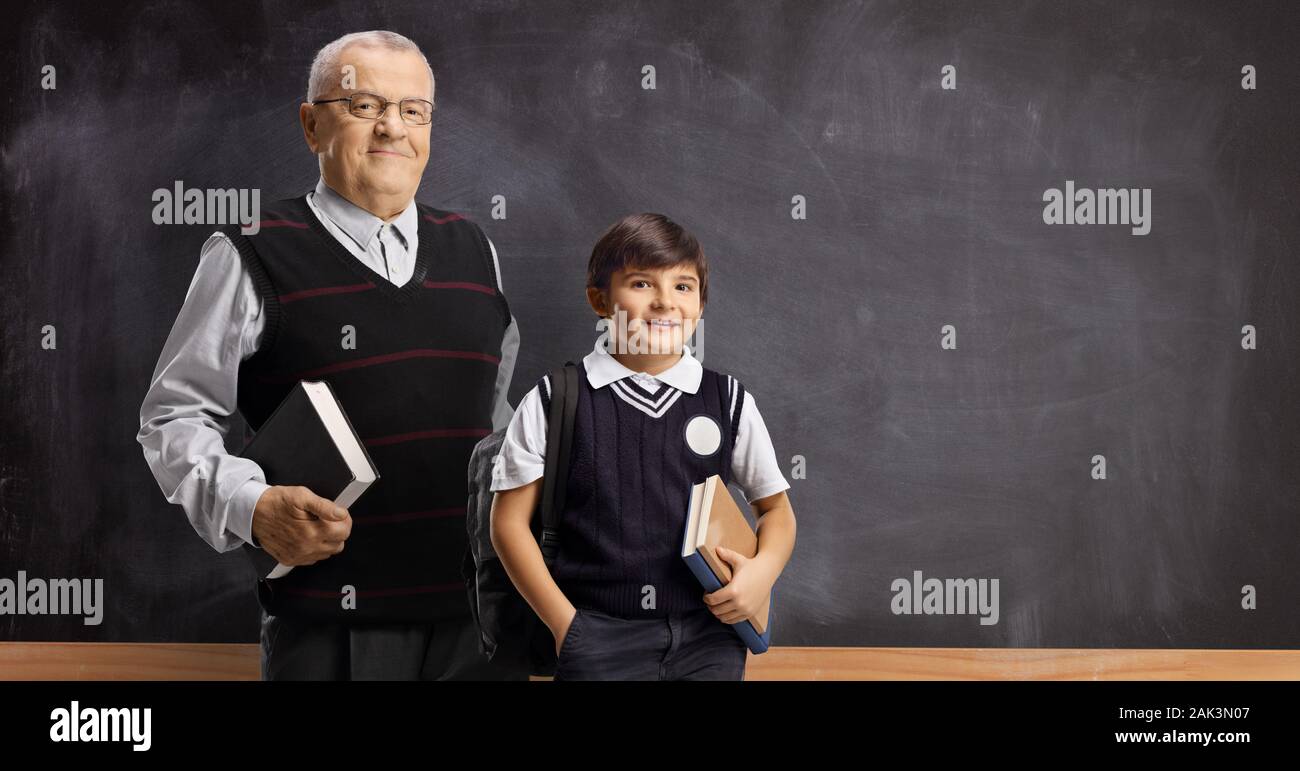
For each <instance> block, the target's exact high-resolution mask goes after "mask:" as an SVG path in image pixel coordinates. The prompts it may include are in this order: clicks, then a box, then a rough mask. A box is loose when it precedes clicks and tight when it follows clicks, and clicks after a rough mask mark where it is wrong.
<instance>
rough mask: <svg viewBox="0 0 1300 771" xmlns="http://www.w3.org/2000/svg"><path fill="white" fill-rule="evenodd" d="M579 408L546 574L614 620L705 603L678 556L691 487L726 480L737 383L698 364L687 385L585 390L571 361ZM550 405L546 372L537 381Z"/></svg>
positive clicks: (581, 370)
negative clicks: (714, 478) (695, 381)
mask: <svg viewBox="0 0 1300 771" xmlns="http://www.w3.org/2000/svg"><path fill="white" fill-rule="evenodd" d="M577 366H578V382H579V389H578V409H577V414H576V415H575V418H574V429H573V447H572V456H571V459H570V465H569V469H568V472H567V473H568V486H567V489H566V491H565V505H564V510H563V511H562V512H561V514H560V522H559V549H558V551H557V553H556V559H555V563H554V564H553V565H552V566H551V575H552V577H553V578H554V579H555V582H556V584H557V585H558V586H559V587H560V590H561V591H562V592H564V594H565V596H566V597H567V598H568V599H569V601H570V602H572V603H573V604H574V605H575V606H577V607H585V608H593V609H595V610H598V611H600V612H603V613H607V614H610V615H613V616H619V617H622V618H650V617H663V616H666V615H668V614H670V613H680V612H683V611H687V610H694V609H698V608H701V607H703V606H704V601H703V599H702V598H703V596H704V589H703V587H701V586H700V583H699V581H697V580H696V578H695V576H694V574H692V573H691V571H690V568H688V567H687V566H686V563H685V562H684V561H683V560H682V556H681V549H682V536H683V531H684V528H685V526H686V513H687V509H688V508H689V505H690V498H691V487H692V486H693V485H695V484H698V483H700V482H703V481H704V480H706V479H708V478H709V477H710V476H711V475H713V474H717V475H718V476H720V477H721V478H722V481H723V482H725V483H727V484H730V483H731V481H732V472H731V457H732V450H733V449H734V447H735V442H736V430H737V427H738V425H739V422H740V411H741V407H742V405H743V404H744V388H743V386H741V384H740V383H739V382H738V381H737V380H736V379H735V378H732V377H729V376H727V375H723V374H721V373H718V372H715V371H713V370H711V369H708V368H704V370H703V373H702V376H701V379H700V387H699V388H698V389H697V390H696V392H695V393H693V394H691V393H686V392H685V391H681V390H679V389H677V388H674V387H673V386H670V385H668V384H667V383H661V384H660V385H659V388H658V390H657V391H654V392H651V391H650V390H648V389H646V388H645V387H644V386H642V385H640V384H639V383H637V382H636V381H635V380H634V379H633V378H631V377H626V378H623V379H621V380H617V381H614V382H613V383H610V384H609V385H607V386H605V387H603V388H592V386H591V384H590V383H589V382H588V380H587V371H586V368H585V367H584V366H583V365H582V364H581V363H579V364H578V365H577ZM539 393H540V395H541V397H542V404H543V409H544V410H548V411H549V403H550V387H549V378H548V377H544V378H542V380H541V382H540V386H539Z"/></svg>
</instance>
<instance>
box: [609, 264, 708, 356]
mask: <svg viewBox="0 0 1300 771" xmlns="http://www.w3.org/2000/svg"><path fill="white" fill-rule="evenodd" d="M587 298H588V300H589V301H590V302H591V306H592V308H593V309H595V311H596V312H597V313H599V314H600V315H601V316H602V317H604V318H608V319H610V326H609V336H610V341H611V343H612V345H611V355H613V356H614V358H615V359H616V360H618V362H619V363H620V364H622V365H623V366H625V367H627V368H628V369H631V370H634V371H639V372H645V373H647V374H650V375H655V374H658V373H660V372H663V371H664V370H666V369H668V368H669V367H671V366H672V365H673V364H676V363H677V361H678V360H679V359H680V358H681V356H682V345H683V343H685V342H686V341H687V340H689V339H690V337H691V335H692V334H694V333H695V327H696V325H697V324H698V323H699V320H700V315H701V313H702V312H703V307H702V305H701V303H700V277H699V274H698V273H697V272H696V270H695V268H694V266H691V265H688V264H683V265H677V266H674V267H671V268H662V269H645V268H638V267H634V266H630V267H629V269H628V270H616V271H614V273H613V274H612V275H611V276H610V279H609V292H608V293H605V292H601V291H600V290H599V289H597V288H595V287H591V288H589V289H588V290H587Z"/></svg>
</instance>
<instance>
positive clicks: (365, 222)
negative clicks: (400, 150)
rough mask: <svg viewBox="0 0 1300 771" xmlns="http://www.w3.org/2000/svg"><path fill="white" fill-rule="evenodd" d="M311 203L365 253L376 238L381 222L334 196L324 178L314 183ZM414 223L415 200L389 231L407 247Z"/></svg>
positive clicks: (410, 241) (415, 216)
mask: <svg viewBox="0 0 1300 771" xmlns="http://www.w3.org/2000/svg"><path fill="white" fill-rule="evenodd" d="M313 203H315V204H316V205H317V206H318V207H320V210H321V211H322V212H324V213H325V216H327V217H329V218H330V219H331V220H333V222H334V224H335V225H338V226H339V229H340V230H342V231H343V232H344V233H346V234H347V235H348V238H351V239H352V240H353V241H355V242H356V243H357V246H360V247H361V248H362V249H364V250H369V248H370V240H371V239H372V238H375V237H376V236H378V235H379V228H381V227H383V225H384V221H383V220H381V219H379V218H378V217H376V216H375V215H373V214H371V213H370V212H368V211H366V210H365V209H362V208H361V207H360V206H357V205H356V204H354V203H352V202H351V201H349V200H348V199H346V198H344V197H343V196H341V195H339V194H338V193H336V192H334V189H333V188H331V187H330V186H329V185H326V184H325V178H324V177H322V178H321V179H320V180H319V181H317V182H316V195H315V197H314V198H313ZM418 220H419V216H418V212H417V210H416V208H415V199H414V198H412V199H411V203H410V204H409V205H408V206H407V207H406V209H405V211H403V212H402V213H401V214H399V215H398V216H397V219H395V220H393V222H392V226H393V228H394V229H395V230H396V231H397V232H398V234H399V235H401V237H402V239H403V240H404V241H406V243H407V244H408V245H409V244H411V243H412V236H414V235H415V229H416V227H417V225H418Z"/></svg>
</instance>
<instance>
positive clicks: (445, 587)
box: [276, 582, 465, 600]
mask: <svg viewBox="0 0 1300 771" xmlns="http://www.w3.org/2000/svg"><path fill="white" fill-rule="evenodd" d="M276 591H277V592H284V593H285V594H296V595H298V596H299V597H315V598H318V599H322V600H337V599H339V598H340V597H342V596H343V592H337V591H330V590H327V589H298V588H296V587H291V586H286V587H283V588H280V589H276ZM456 591H460V592H463V591H465V584H464V582H459V583H452V584H434V585H432V586H395V587H393V588H391V589H370V590H368V591H360V592H357V593H356V596H357V597H401V596H404V595H408V594H432V593H434V592H456Z"/></svg>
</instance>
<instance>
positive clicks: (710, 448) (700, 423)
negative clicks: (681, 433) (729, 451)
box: [685, 415, 722, 457]
mask: <svg viewBox="0 0 1300 771" xmlns="http://www.w3.org/2000/svg"><path fill="white" fill-rule="evenodd" d="M685 435H686V446H687V447H689V448H691V452H693V453H695V454H696V455H701V456H704V457H707V456H709V455H712V454H713V453H715V452H717V451H718V448H719V447H721V446H722V427H721V426H719V425H718V421H716V420H714V419H713V418H712V417H711V416H709V415H696V416H695V417H693V418H691V419H690V420H688V421H686V431H685Z"/></svg>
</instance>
